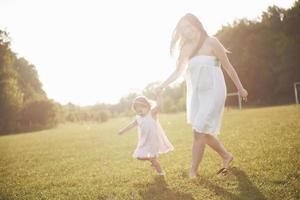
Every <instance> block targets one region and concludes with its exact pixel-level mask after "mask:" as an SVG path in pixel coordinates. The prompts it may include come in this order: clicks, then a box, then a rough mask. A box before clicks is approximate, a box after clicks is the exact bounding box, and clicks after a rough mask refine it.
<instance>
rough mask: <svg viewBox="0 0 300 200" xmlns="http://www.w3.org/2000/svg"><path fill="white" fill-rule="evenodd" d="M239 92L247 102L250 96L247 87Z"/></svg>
mask: <svg viewBox="0 0 300 200" xmlns="http://www.w3.org/2000/svg"><path fill="white" fill-rule="evenodd" d="M238 92H239V95H240V96H241V97H242V100H244V101H245V102H247V96H248V92H247V90H246V89H245V88H242V89H240V90H239V91H238Z"/></svg>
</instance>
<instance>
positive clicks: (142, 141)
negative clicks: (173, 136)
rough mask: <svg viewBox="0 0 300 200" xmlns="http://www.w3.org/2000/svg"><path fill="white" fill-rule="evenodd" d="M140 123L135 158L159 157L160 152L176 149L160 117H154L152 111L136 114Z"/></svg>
mask: <svg viewBox="0 0 300 200" xmlns="http://www.w3.org/2000/svg"><path fill="white" fill-rule="evenodd" d="M136 121H137V123H138V138H139V139H138V144H137V147H136V149H135V151H134V153H133V157H134V158H151V157H158V155H159V154H162V153H167V152H169V151H172V150H174V147H173V145H172V144H171V143H170V141H169V140H168V138H167V136H166V134H165V132H164V130H163V129H162V127H161V125H160V123H159V121H158V119H154V118H153V117H152V114H151V111H150V112H148V113H147V114H146V115H145V116H138V115H137V116H136Z"/></svg>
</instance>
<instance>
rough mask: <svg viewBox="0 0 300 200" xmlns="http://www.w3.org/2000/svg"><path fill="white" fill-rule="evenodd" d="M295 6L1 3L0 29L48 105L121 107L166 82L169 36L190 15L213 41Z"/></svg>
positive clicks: (256, 2)
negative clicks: (272, 9)
mask: <svg viewBox="0 0 300 200" xmlns="http://www.w3.org/2000/svg"><path fill="white" fill-rule="evenodd" d="M293 4H294V0H273V1H271V0H248V1H241V0H226V1H223V0H208V1H202V0H185V1H183V0H151V1H150V0H126V1H124V0H106V1H104V0H103V1H102V0H26V1H25V0H0V29H1V30H5V31H7V32H8V33H9V35H10V38H11V49H12V50H13V51H14V52H15V53H17V55H18V56H19V57H24V58H25V59H26V60H28V61H29V62H30V63H31V64H33V65H35V67H36V69H37V71H38V74H39V78H40V81H41V82H42V84H43V89H44V91H45V92H46V93H47V95H48V97H49V98H50V99H54V100H55V101H57V102H59V103H61V104H66V103H69V102H72V103H74V104H77V105H81V106H85V105H94V104H96V103H117V102H118V101H119V100H120V98H121V97H122V96H126V95H127V94H128V93H130V92H138V93H139V92H141V91H142V90H143V88H145V87H146V86H147V85H148V84H149V83H152V82H157V81H160V82H162V81H163V80H165V79H166V78H167V77H168V75H169V74H170V73H171V72H172V71H173V70H174V69H175V67H176V66H175V60H174V59H173V58H172V57H170V55H169V44H170V39H171V35H172V31H173V29H174V27H175V25H176V23H177V21H178V20H179V19H180V18H181V17H182V16H183V15H184V14H186V13H188V12H190V13H193V14H195V15H196V16H197V17H198V18H199V19H200V21H201V22H202V23H203V26H204V28H205V29H206V30H207V32H208V34H209V35H214V34H215V33H216V32H217V31H218V30H219V29H221V27H222V25H228V24H231V23H232V22H233V21H234V20H236V19H241V18H247V19H250V20H258V19H259V17H260V16H261V14H262V12H263V11H266V10H267V7H268V6H271V5H276V6H278V7H281V8H290V7H291V6H292V5H293ZM232 53H234V52H232ZM180 81H182V78H180V79H178V80H177V81H176V82H175V84H176V83H177V82H180ZM229 92H231V91H229Z"/></svg>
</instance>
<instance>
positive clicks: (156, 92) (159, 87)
mask: <svg viewBox="0 0 300 200" xmlns="http://www.w3.org/2000/svg"><path fill="white" fill-rule="evenodd" d="M163 90H164V87H162V86H158V87H157V88H156V89H155V94H156V96H160V95H161V94H162V92H163Z"/></svg>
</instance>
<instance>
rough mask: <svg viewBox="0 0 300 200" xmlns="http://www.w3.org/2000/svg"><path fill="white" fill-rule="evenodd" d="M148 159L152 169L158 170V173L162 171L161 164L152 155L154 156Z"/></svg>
mask: <svg viewBox="0 0 300 200" xmlns="http://www.w3.org/2000/svg"><path fill="white" fill-rule="evenodd" d="M149 161H150V162H151V164H152V166H153V167H154V169H155V170H156V171H157V172H158V173H162V169H161V166H160V164H159V162H158V160H157V159H156V158H155V157H154V158H149Z"/></svg>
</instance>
